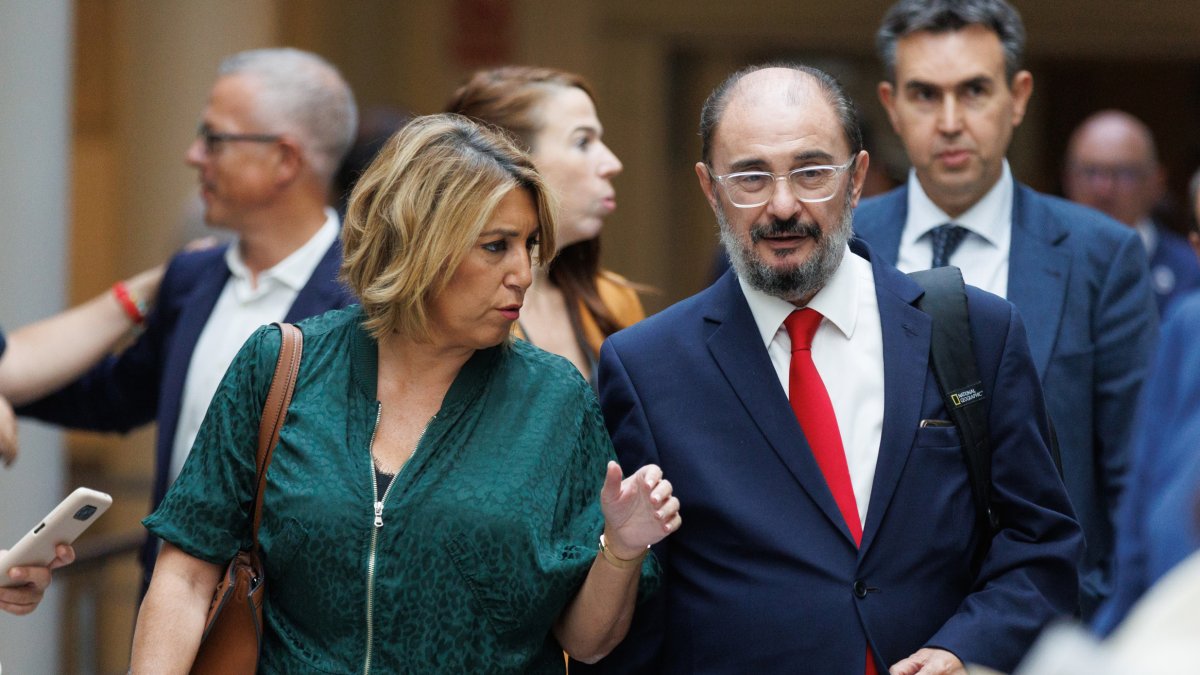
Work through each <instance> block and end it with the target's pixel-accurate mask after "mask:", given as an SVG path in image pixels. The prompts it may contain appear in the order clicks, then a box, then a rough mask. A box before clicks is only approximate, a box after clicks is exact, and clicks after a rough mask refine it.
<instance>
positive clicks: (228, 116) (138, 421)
mask: <svg viewBox="0 0 1200 675" xmlns="http://www.w3.org/2000/svg"><path fill="white" fill-rule="evenodd" d="M357 118H358V109H357V106H356V104H355V102H354V95H353V93H352V92H351V91H350V87H349V85H348V84H347V83H346V81H345V80H344V79H343V78H342V76H341V73H339V72H338V70H337V69H336V68H335V67H333V65H331V64H330V63H329V62H328V61H326V60H325V59H323V58H321V57H320V56H317V55H316V54H313V53H311V52H305V51H301V50H298V49H258V50H248V51H243V52H238V53H236V54H233V55H231V56H229V57H227V58H226V59H224V60H223V61H222V62H221V65H220V67H219V68H218V71H217V78H216V81H215V83H214V84H213V86H212V91H211V93H210V95H209V98H208V104H207V105H206V106H205V108H204V110H203V112H202V114H201V118H200V127H199V129H197V132H196V136H195V138H194V139H192V141H191V143H190V144H189V145H188V147H187V152H186V154H185V155H184V160H185V162H186V163H187V164H188V166H190V167H192V168H193V169H195V171H196V174H197V182H198V184H199V185H198V187H199V192H200V195H201V197H202V198H203V200H204V220H205V222H206V223H208V224H209V225H210V226H212V227H215V228H218V229H221V230H226V231H228V232H231V233H233V234H234V235H236V237H235V238H234V240H233V241H232V242H231V243H230V244H229V245H227V246H221V247H216V248H210V249H206V250H201V251H194V250H185V251H183V252H181V253H179V254H178V255H176V256H175V257H173V258H172V259H171V261H170V263H169V264H168V266H167V271H166V273H165V275H164V277H163V281H162V290H161V293H160V294H159V297H158V303H157V304H156V306H155V309H154V311H153V312H151V313H150V315H149V317H148V318H147V328H146V331H145V332H144V333H142V334H141V335H140V336H139V337H138V339H137V340H136V341H135V342H134V343H133V344H132V345H131V346H130V347H129V348H128V349H126V350H125V351H124V352H122V353H121V354H120V355H119V356H113V357H110V358H107V359H105V360H103V361H101V362H100V363H99V364H97V365H96V366H95V367H94V368H93V369H92V370H90V371H88V372H87V373H86V374H84V375H83V376H82V377H80V378H79V379H78V380H75V381H74V382H72V383H70V384H69V385H67V386H66V387H64V388H62V389H60V390H58V391H56V392H54V393H52V394H50V395H49V396H46V397H45V398H42V399H40V400H38V401H35V402H33V403H31V404H30V405H28V406H26V407H25V408H22V409H20V410H19V412H20V413H21V414H28V415H30V416H33V417H36V418H38V419H42V420H44V421H47V422H51V423H54V424H60V425H63V426H67V427H71V428H76V429H88V430H93V431H119V432H127V431H129V430H131V429H134V428H136V427H140V426H142V425H144V424H147V423H149V422H152V421H156V422H157V423H158V429H157V443H156V452H155V463H154V487H153V492H152V495H151V507H152V508H154V507H156V506H157V505H158V503H159V502H161V501H162V498H163V495H165V494H166V491H167V487H168V486H169V485H170V484H171V483H172V482H173V481H174V480H175V477H176V476H177V475H178V474H179V471H180V468H181V467H182V466H183V462H184V460H185V459H186V457H187V455H188V453H189V451H190V450H191V447H192V442H193V440H194V439H195V437H196V434H197V432H198V431H199V429H200V423H201V422H202V421H203V419H204V416H205V413H206V412H207V410H208V404H209V402H210V400H211V399H212V396H213V394H214V392H216V390H217V385H218V384H220V379H221V376H222V375H223V374H224V373H225V370H226V368H228V366H229V364H230V362H232V361H233V357H234V355H235V354H236V353H237V350H238V349H239V348H240V347H241V346H242V343H243V342H245V340H246V338H247V337H249V336H250V334H251V333H253V332H254V330H255V329H256V328H258V327H259V326H261V325H263V324H266V323H270V322H272V321H280V320H283V321H289V322H295V321H299V320H300V319H303V318H306V317H309V316H313V315H316V314H320V313H322V312H325V311H326V310H329V309H334V308H338V307H344V306H346V305H348V304H350V303H351V302H353V297H352V296H351V295H350V293H349V292H348V291H347V290H346V289H345V287H343V286H342V285H341V283H340V282H339V281H338V279H337V271H338V268H339V267H340V265H341V260H342V248H341V240H340V238H339V233H340V220H339V218H338V215H337V213H336V212H335V211H334V210H333V209H332V208H330V206H329V204H330V200H331V196H332V183H333V176H334V173H335V172H336V171H337V168H338V166H339V165H340V164H341V162H342V158H343V157H344V156H345V153H346V151H347V149H348V148H349V147H350V144H351V142H352V140H353V138H354V131H355V126H356V123H357ZM157 554H158V546H157V541H156V540H154V539H153V538H147V539H146V543H145V545H144V546H143V549H142V565H143V569H144V571H145V577H146V579H148V578H149V572H150V570H151V569H152V568H153V567H154V561H155V558H156V556H157Z"/></svg>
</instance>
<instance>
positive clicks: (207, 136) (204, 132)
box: [196, 124, 283, 155]
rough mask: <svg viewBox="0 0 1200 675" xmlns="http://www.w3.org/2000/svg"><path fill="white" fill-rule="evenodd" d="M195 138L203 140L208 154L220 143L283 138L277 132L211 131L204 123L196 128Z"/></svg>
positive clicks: (218, 146)
mask: <svg viewBox="0 0 1200 675" xmlns="http://www.w3.org/2000/svg"><path fill="white" fill-rule="evenodd" d="M196 138H199V139H200V140H201V141H203V142H204V152H205V154H208V155H211V154H213V153H214V152H216V151H217V149H218V148H220V147H221V144H222V143H232V142H243V143H278V142H279V141H282V140H283V136H280V135H278V134H225V133H221V132H218V131H213V130H212V129H210V128H208V125H206V124H201V125H200V127H199V128H197V129H196Z"/></svg>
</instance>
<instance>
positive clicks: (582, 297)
mask: <svg viewBox="0 0 1200 675" xmlns="http://www.w3.org/2000/svg"><path fill="white" fill-rule="evenodd" d="M446 112H455V113H459V114H462V115H466V116H467V117H471V118H474V119H477V120H480V121H482V122H486V123H488V124H491V125H494V126H497V127H500V128H502V129H504V130H505V131H507V132H509V133H510V134H512V135H513V136H514V137H515V138H516V139H517V141H518V142H519V143H520V144H521V145H522V147H523V148H524V149H525V150H527V151H528V152H529V153H530V154H531V155H532V157H533V163H534V165H535V166H537V169H538V172H539V173H541V175H542V177H543V179H544V180H545V181H546V185H547V186H548V187H549V188H550V192H551V193H552V194H553V195H554V197H555V198H556V199H557V202H558V213H557V215H558V234H557V236H558V245H559V253H558V257H556V258H555V259H554V261H553V262H551V263H550V266H549V268H548V269H546V268H542V267H538V268H535V269H534V276H533V285H532V286H530V288H529V292H528V293H526V294H525V306H524V308H523V309H522V310H521V319H520V321H518V322H517V328H516V330H517V335H518V336H519V337H522V338H524V339H525V340H527V341H529V342H532V343H533V344H535V345H537V346H539V347H541V348H542V349H545V350H546V351H549V352H553V353H555V354H559V355H561V356H565V357H566V358H567V359H568V360H570V361H571V363H574V364H575V367H576V368H578V369H579V370H580V372H582V373H583V374H584V376H585V377H587V378H588V380H589V381H594V380H595V377H594V372H595V368H596V362H597V359H598V357H599V354H600V344H601V343H602V342H603V341H604V339H605V338H606V337H608V336H609V335H612V334H613V333H615V332H617V331H618V330H620V329H622V328H625V327H626V326H629V325H631V324H633V323H635V322H637V321H639V320H641V319H642V318H644V317H645V316H646V313H645V311H644V310H643V309H642V303H641V301H640V300H639V299H638V296H637V292H636V290H635V289H636V287H635V286H634V285H633V284H631V283H629V282H628V281H626V280H625V279H624V278H623V277H621V276H620V275H618V274H615V273H613V272H610V271H608V270H606V269H604V268H602V267H601V266H600V239H599V236H600V228H601V227H602V226H603V224H604V219H605V218H607V217H608V216H609V215H611V214H612V212H613V210H615V209H616V208H617V200H616V192H615V191H614V190H613V186H612V179H613V177H614V176H616V175H617V174H619V173H621V169H622V168H623V167H622V165H621V160H619V159H617V157H616V155H614V154H613V153H612V151H611V150H609V149H608V146H607V145H605V144H604V141H603V136H604V127H602V126H601V125H600V120H599V119H598V118H597V117H596V103H595V96H594V95H593V93H592V87H591V85H590V84H588V83H587V81H586V80H584V79H583V77H581V76H579V75H576V74H574V73H568V72H565V71H561V70H554V69H552V68H530V67H523V66H509V67H504V68H496V69H493V70H483V71H479V72H477V73H475V74H474V75H473V76H472V77H471V78H470V79H468V80H467V83H466V84H464V85H463V86H461V87H459V88H458V90H457V91H456V92H455V93H454V97H453V98H452V99H451V100H450V103H448V104H447V106H446Z"/></svg>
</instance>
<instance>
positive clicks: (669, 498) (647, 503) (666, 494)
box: [600, 461, 683, 559]
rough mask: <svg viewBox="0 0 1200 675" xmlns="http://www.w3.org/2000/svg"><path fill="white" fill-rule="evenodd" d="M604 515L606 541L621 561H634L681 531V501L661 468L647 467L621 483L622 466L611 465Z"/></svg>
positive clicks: (602, 502)
mask: <svg viewBox="0 0 1200 675" xmlns="http://www.w3.org/2000/svg"><path fill="white" fill-rule="evenodd" d="M600 510H601V511H602V512H603V513H604V538H605V541H606V544H607V547H608V549H609V550H610V551H611V552H612V553H613V555H615V556H617V557H618V558H624V559H633V558H637V557H638V556H640V555H641V554H642V553H644V552H645V550H646V547H647V546H650V545H651V544H656V543H658V542H659V541H661V540H662V539H663V537H666V536H667V535H668V534H670V533H672V532H674V531H675V530H678V529H679V526H680V524H681V523H682V522H683V521H682V519H681V518H680V515H679V500H678V499H677V498H676V497H675V496H674V495H673V494H672V492H671V482H670V481H668V480H666V479H664V478H663V474H662V469H660V468H658V466H657V465H655V464H647V465H646V466H643V467H642V468H640V469H638V470H637V472H635V473H634V474H633V475H632V476H630V477H628V478H625V479H624V480H622V472H621V465H620V464H617V463H616V462H611V461H610V462H609V463H608V473H607V474H606V475H605V477H604V489H603V490H602V491H601V492H600Z"/></svg>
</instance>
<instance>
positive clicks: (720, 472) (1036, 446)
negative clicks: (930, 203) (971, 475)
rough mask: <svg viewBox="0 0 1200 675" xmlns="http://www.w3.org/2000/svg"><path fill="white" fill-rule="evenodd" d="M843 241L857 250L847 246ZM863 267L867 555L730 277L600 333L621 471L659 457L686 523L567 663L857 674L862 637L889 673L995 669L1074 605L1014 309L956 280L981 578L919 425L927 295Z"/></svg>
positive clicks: (1070, 526) (970, 523) (965, 504)
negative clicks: (876, 378) (981, 455)
mask: <svg viewBox="0 0 1200 675" xmlns="http://www.w3.org/2000/svg"><path fill="white" fill-rule="evenodd" d="M852 250H853V251H854V252H855V253H856V254H858V255H861V256H863V257H866V258H868V259H870V255H871V254H870V251H869V250H868V249H867V248H866V246H865V245H863V244H862V243H861V242H859V241H855V242H853V243H852ZM872 266H873V268H874V278H875V284H876V292H877V296H878V300H879V312H880V319H881V321H882V326H883V350H884V399H885V411H884V419H883V432H882V440H881V444H880V448H879V459H878V464H877V467H876V471H875V480H874V487H873V489H872V492H871V497H870V501H869V503H868V508H867V519H866V524H865V527H864V532H863V540H862V548H861V550H860V549H859V548H857V547H856V546H855V544H854V540H853V539H852V538H851V535H850V532H849V530H848V529H847V527H846V524H845V522H844V521H843V519H842V516H841V514H840V512H839V511H838V508H837V505H836V504H835V502H834V500H833V496H832V495H831V493H830V491H829V488H828V486H827V485H826V483H825V480H824V478H823V476H822V474H821V470H820V469H819V468H818V466H817V464H816V461H815V460H814V459H813V456H812V453H811V450H810V449H809V447H808V444H807V443H806V441H805V439H804V435H803V433H802V431H801V430H800V426H799V424H798V423H797V422H796V418H795V416H794V414H793V412H792V409H791V406H790V404H789V403H788V399H787V396H786V395H785V393H784V391H783V388H782V387H781V386H780V384H779V379H778V377H777V376H776V373H775V369H774V368H773V367H772V365H771V361H770V358H769V357H768V355H767V351H766V348H765V347H764V345H763V342H762V339H761V338H760V337H759V334H758V330H757V328H756V326H755V323H754V319H753V316H752V315H751V312H750V308H749V306H748V305H747V304H746V299H745V296H744V295H743V293H742V291H741V288H740V287H739V285H738V283H737V279H736V277H735V276H734V275H733V273H732V272H730V273H726V274H725V275H724V276H723V277H722V278H721V279H719V280H718V281H717V282H716V283H715V284H714V285H713V286H711V287H709V288H708V289H707V290H705V291H703V292H701V293H700V294H698V295H696V296H693V297H692V298H689V299H687V300H684V301H683V302H681V303H679V304H677V305H674V306H673V307H671V308H669V309H667V310H665V311H663V312H661V313H659V314H657V315H655V316H653V317H651V318H649V319H646V320H644V321H642V322H641V323H638V324H636V325H634V326H632V327H630V328H628V329H626V330H623V331H621V332H619V333H617V334H615V335H613V336H611V337H610V338H609V339H608V340H607V341H606V342H605V344H604V346H603V348H602V349H601V355H600V377H599V383H600V400H601V405H602V407H603V410H604V417H605V422H606V424H607V426H608V429H609V432H610V433H611V434H612V438H613V443H614V445H615V446H616V449H617V454H618V456H619V458H620V460H621V464H622V466H623V467H624V469H625V471H626V472H631V471H633V470H635V469H636V468H637V467H639V466H641V465H643V464H646V463H650V462H654V463H657V464H659V465H660V466H661V467H662V469H663V472H664V475H665V476H666V477H667V479H668V480H670V481H671V484H672V485H673V486H674V491H675V494H676V495H677V496H678V497H679V500H680V502H681V504H682V514H683V518H684V521H683V527H682V528H681V529H680V530H679V531H678V532H676V533H674V534H672V535H671V536H670V537H668V538H666V539H665V540H664V541H663V542H661V543H660V544H659V545H658V546H656V548H655V553H656V555H657V556H658V557H659V560H660V562H661V563H662V565H663V567H664V571H665V573H664V577H663V579H664V583H663V587H662V589H661V591H660V592H659V593H657V594H655V595H653V596H651V598H649V599H648V600H647V601H646V602H645V603H643V604H642V605H641V606H639V608H638V610H637V612H636V613H635V617H634V625H633V628H632V629H631V632H630V635H629V636H628V637H627V638H626V639H625V641H624V642H623V643H622V644H621V645H619V646H618V647H617V649H616V650H615V651H614V652H613V653H612V654H610V655H609V656H608V657H606V658H605V659H603V660H601V661H600V663H599V664H597V666H594V667H592V668H591V669H587V668H582V667H581V668H579V671H580V672H611V673H739V674H740V673H798V672H806V673H822V675H839V674H845V675H851V674H854V675H862V672H863V668H864V659H865V658H866V655H867V649H868V646H869V647H870V649H871V653H872V654H873V658H875V659H876V662H877V665H878V667H879V672H886V671H887V666H888V665H891V664H893V663H895V662H896V661H899V660H900V659H902V658H905V657H907V656H909V655H910V654H912V653H913V652H914V651H916V650H917V649H919V648H921V647H922V646H924V645H933V646H937V647H941V648H944V649H948V650H950V651H952V652H954V653H955V654H957V655H958V656H959V657H960V658H962V659H963V660H964V661H969V662H977V663H983V664H987V665H990V666H993V667H996V668H999V669H1002V670H1010V669H1011V668H1012V667H1013V666H1014V665H1015V664H1016V662H1017V660H1018V659H1019V658H1020V657H1021V655H1022V654H1023V653H1024V652H1025V650H1026V649H1027V647H1028V646H1029V644H1030V643H1031V641H1032V640H1033V639H1034V636H1035V635H1036V634H1037V632H1038V630H1039V629H1040V628H1041V627H1042V625H1043V624H1044V623H1045V622H1046V621H1048V620H1049V619H1050V618H1051V617H1054V616H1057V615H1061V614H1069V613H1070V612H1071V611H1072V608H1073V607H1074V605H1075V602H1076V598H1077V590H1076V589H1077V577H1076V564H1077V558H1078V556H1079V555H1080V553H1081V549H1082V541H1081V536H1080V533H1079V528H1078V525H1077V524H1076V522H1075V521H1074V519H1073V516H1072V515H1071V507H1070V504H1069V503H1068V500H1067V496H1066V492H1065V490H1064V488H1063V485H1062V482H1061V481H1060V480H1059V478H1058V474H1057V472H1055V470H1054V466H1053V462H1052V460H1051V459H1050V455H1049V451H1048V450H1047V445H1046V434H1047V429H1046V426H1045V414H1044V412H1042V408H1041V405H1042V403H1041V390H1040V387H1039V385H1038V379H1037V374H1036V372H1035V370H1034V367H1033V363H1032V361H1031V360H1030V356H1029V350H1028V347H1027V345H1026V342H1025V333H1024V329H1023V328H1022V326H1021V321H1020V319H1019V318H1018V316H1017V314H1016V312H1015V311H1013V309H1012V306H1011V305H1010V304H1008V303H1007V302H1005V301H1004V300H1002V299H1000V298H997V297H996V296H993V295H989V294H986V293H984V292H982V291H979V290H978V289H974V288H972V289H969V305H970V313H971V327H972V337H973V338H974V345H975V350H976V354H977V356H978V359H979V366H980V373H981V375H982V377H983V385H984V389H985V392H986V395H987V396H988V397H990V399H991V417H990V424H991V434H992V439H993V444H994V448H995V450H994V452H995V458H994V462H993V464H994V466H993V479H994V482H995V496H996V499H997V500H998V503H999V510H1000V518H1001V519H1002V520H1003V521H1004V522H1005V524H1006V525H1005V528H1004V529H1003V530H1002V531H1000V533H999V534H997V535H996V536H995V538H994V539H993V541H992V544H991V548H990V551H989V553H988V555H987V557H986V558H985V559H984V561H983V563H982V566H981V568H980V569H979V571H978V572H975V571H974V570H972V569H971V557H972V552H973V551H974V550H975V549H976V547H977V546H978V545H979V537H980V535H981V532H980V531H979V530H978V529H977V520H976V515H975V507H974V505H973V502H972V496H971V488H970V485H969V483H968V478H967V472H966V465H965V463H964V461H963V457H962V451H961V448H960V444H959V440H958V436H957V435H956V431H955V429H954V428H953V427H927V428H920V426H921V425H920V421H921V420H923V419H941V420H948V419H949V416H948V415H947V412H946V410H945V408H944V406H943V400H942V396H941V394H940V393H939V391H938V387H937V383H936V381H935V380H934V377H933V375H932V372H931V370H930V368H929V343H930V323H931V321H930V318H929V316H928V315H926V314H924V313H923V312H921V311H920V310H918V309H917V308H916V307H915V306H914V303H915V302H916V300H917V298H918V297H919V296H920V295H921V293H922V290H921V289H920V287H919V286H917V285H916V284H915V283H914V282H912V281H911V280H910V279H909V278H908V277H907V276H905V275H903V274H901V273H900V272H899V271H897V270H896V269H895V268H894V267H892V266H891V265H887V264H885V263H882V262H880V261H877V260H873V261H872ZM575 668H576V666H575V665H572V672H575Z"/></svg>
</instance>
